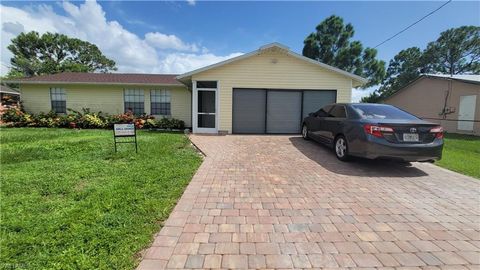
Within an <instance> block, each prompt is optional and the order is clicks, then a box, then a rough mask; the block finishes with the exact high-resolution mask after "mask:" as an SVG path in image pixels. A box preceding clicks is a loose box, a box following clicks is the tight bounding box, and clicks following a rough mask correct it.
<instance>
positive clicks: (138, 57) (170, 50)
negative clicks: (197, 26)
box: [0, 1, 239, 74]
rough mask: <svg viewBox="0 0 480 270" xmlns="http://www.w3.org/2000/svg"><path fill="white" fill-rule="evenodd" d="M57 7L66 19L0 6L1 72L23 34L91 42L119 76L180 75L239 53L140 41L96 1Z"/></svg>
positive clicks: (152, 35)
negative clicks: (12, 42)
mask: <svg viewBox="0 0 480 270" xmlns="http://www.w3.org/2000/svg"><path fill="white" fill-rule="evenodd" d="M61 7H62V8H63V10H64V11H65V15H60V14H57V13H55V11H54V10H53V8H52V6H50V5H45V4H38V5H35V4H34V5H33V6H29V7H28V8H24V9H19V8H15V7H9V6H5V5H0V18H1V21H0V22H1V23H0V27H1V36H2V38H1V44H0V45H1V62H2V66H1V74H5V73H6V72H7V71H8V70H7V68H6V67H5V66H8V65H9V63H10V58H11V57H12V54H11V53H10V51H8V50H7V46H8V45H9V44H10V40H11V39H12V38H14V37H15V36H16V35H18V33H20V32H22V31H37V32H39V33H45V32H58V33H62V34H66V35H68V36H71V37H76V38H80V39H82V40H86V41H89V42H91V43H93V44H96V45H97V46H98V47H99V48H100V50H101V51H102V52H103V53H104V54H105V55H106V56H107V57H109V58H111V59H113V60H115V62H116V63H117V67H118V71H119V72H143V73H181V72H185V71H189V70H192V69H195V68H199V67H202V66H206V65H209V64H212V63H214V62H216V61H221V60H224V59H227V58H229V57H232V56H236V55H239V53H234V54H230V55H226V56H217V55H214V54H212V53H209V51H208V49H207V48H204V47H201V46H200V45H198V44H196V43H187V42H184V41H182V40H181V39H180V38H179V37H177V36H176V35H172V34H170V35H168V34H164V33H160V32H149V33H147V34H145V37H144V38H141V37H139V36H138V35H136V34H135V33H132V32H130V31H128V30H127V29H125V28H124V27H123V26H122V25H121V24H120V23H119V22H117V21H108V20H107V19H106V17H105V12H104V10H103V9H102V7H101V6H100V5H99V4H98V3H97V2H95V1H86V2H85V3H82V4H79V5H75V4H73V3H70V2H62V3H61Z"/></svg>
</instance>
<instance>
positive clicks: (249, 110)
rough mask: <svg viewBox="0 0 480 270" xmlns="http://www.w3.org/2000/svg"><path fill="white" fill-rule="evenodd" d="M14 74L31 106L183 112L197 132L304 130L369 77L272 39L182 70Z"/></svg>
mask: <svg viewBox="0 0 480 270" xmlns="http://www.w3.org/2000/svg"><path fill="white" fill-rule="evenodd" d="M12 82H15V83H18V84H19V85H20V91H21V93H22V100H23V105H24V108H25V110H26V111H27V112H32V113H39V112H47V111H50V110H54V111H56V112H59V113H64V112H65V111H66V109H67V108H71V109H74V110H80V109H82V108H90V109H91V110H92V111H102V112H105V113H109V114H118V113H123V112H124V111H126V110H128V109H131V110H133V111H134V112H135V113H146V114H151V115H154V116H156V117H173V118H177V119H181V120H183V121H185V123H186V125H187V126H189V127H192V129H193V132H195V133H300V125H301V119H302V118H303V117H304V116H306V115H307V114H308V113H310V112H314V111H316V110H318V109H319V108H320V107H322V106H324V105H325V104H328V103H333V102H350V100H351V95H352V88H354V87H358V86H361V85H362V84H364V83H365V82H366V80H365V79H364V78H362V77H359V76H357V75H355V74H351V73H349V72H346V71H344V70H341V69H338V68H335V67H332V66H329V65H326V64H324V63H321V62H318V61H315V60H312V59H310V58H307V57H304V56H302V55H299V54H297V53H294V52H292V51H290V50H289V49H288V47H285V46H283V45H281V44H278V43H272V44H268V45H265V46H262V47H260V48H259V49H258V50H255V51H253V52H250V53H247V54H243V55H241V56H238V57H235V58H231V59H228V60H226V61H223V62H219V63H216V64H213V65H210V66H206V67H203V68H200V69H197V70H193V71H191V72H187V73H185V74H181V75H160V74H121V73H109V74H99V73H61V74H55V75H45V76H37V77H32V78H24V79H19V80H15V81H12Z"/></svg>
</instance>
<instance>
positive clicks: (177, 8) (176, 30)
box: [0, 0, 480, 101]
mask: <svg viewBox="0 0 480 270" xmlns="http://www.w3.org/2000/svg"><path fill="white" fill-rule="evenodd" d="M443 3H445V1H429V2H417V1H402V2H394V1H355V2H347V1H335V2H333V1H321V2H320V1H308V2H289V1H281V2H274V1H263V2H257V1H243V2H240V1H235V2H234V1H208V2H207V1H198V0H197V1H195V0H188V1H145V2H143V1H105V2H103V1H85V2H84V1H46V2H41V1H32V2H29V1H22V2H9V1H2V2H1V4H0V22H1V25H0V27H1V40H0V47H1V48H0V53H1V57H0V58H1V59H0V60H1V70H0V73H1V74H2V75H4V74H5V73H6V72H7V71H8V66H9V63H10V58H11V56H12V55H11V53H10V52H9V51H8V49H7V46H8V44H10V40H11V39H12V38H13V37H15V36H16V35H18V34H19V33H21V32H28V31H32V30H35V31H38V32H40V33H44V32H48V31H49V32H58V33H63V34H67V35H69V36H72V37H77V38H80V39H83V40H86V41H89V42H91V43H94V44H96V45H97V46H98V47H99V48H100V50H101V51H102V52H103V53H104V54H105V55H106V56H107V57H109V58H111V59H113V60H115V61H116V63H117V67H118V72H137V73H183V72H186V71H190V70H193V69H195V68H199V67H202V66H205V65H209V64H212V63H215V62H219V61H222V60H225V59H228V58H231V57H235V56H238V55H240V54H242V53H247V52H250V51H253V50H256V49H258V48H259V47H260V46H262V45H265V44H268V43H271V42H280V43H282V44H284V45H286V46H288V47H289V48H290V49H291V50H293V51H295V52H297V53H301V51H302V48H303V40H304V39H305V37H306V36H307V35H308V34H309V33H311V32H313V31H314V30H315V27H316V25H318V24H319V23H320V22H321V21H322V20H323V19H325V18H327V17H328V16H330V15H332V14H334V15H338V16H341V17H342V18H343V19H344V21H345V23H352V24H353V26H354V28H355V35H354V37H353V39H354V40H360V41H361V42H362V43H363V45H364V46H365V47H374V46H376V45H377V44H379V43H380V42H382V41H383V40H385V39H387V38H389V37H390V36H392V35H394V34H395V33H397V32H398V31H400V30H402V29H403V28H405V27H406V26H408V25H409V24H411V23H413V22H415V21H416V20H418V19H419V18H421V17H423V16H424V15H426V14H427V13H429V12H431V11H433V10H434V9H436V8H437V7H439V6H440V5H442V4H443ZM462 25H477V26H478V25H480V1H469V2H462V1H455V0H454V1H452V2H451V3H449V4H447V5H446V6H445V7H443V8H442V9H440V10H439V11H438V12H436V13H434V14H433V15H431V16H430V17H428V18H427V19H425V20H423V21H422V22H420V23H418V24H417V25H415V26H414V27H412V28H410V29H409V30H407V31H406V32H404V33H402V34H401V35H399V36H398V37H396V38H395V39H393V40H391V41H389V42H387V43H385V44H383V45H381V46H380V47H378V48H377V49H378V57H379V58H380V59H382V60H384V61H385V62H387V63H388V62H389V61H390V59H391V58H392V57H394V56H395V54H397V53H398V52H399V51H400V50H402V49H405V48H408V47H412V46H417V47H420V48H425V46H426V45H427V43H428V42H430V41H433V40H435V39H437V37H438V36H439V34H440V33H441V32H442V31H444V30H447V29H449V28H453V27H459V26H462ZM373 90H374V88H369V89H366V90H360V89H355V90H354V91H353V98H352V99H353V101H358V100H359V99H360V98H361V97H362V96H365V95H368V94H369V93H370V92H371V91H373Z"/></svg>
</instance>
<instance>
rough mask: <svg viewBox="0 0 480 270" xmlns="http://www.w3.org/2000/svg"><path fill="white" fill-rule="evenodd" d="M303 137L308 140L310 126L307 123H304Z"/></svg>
mask: <svg viewBox="0 0 480 270" xmlns="http://www.w3.org/2000/svg"><path fill="white" fill-rule="evenodd" d="M302 137H303V138H304V139H305V140H308V128H307V125H303V127H302Z"/></svg>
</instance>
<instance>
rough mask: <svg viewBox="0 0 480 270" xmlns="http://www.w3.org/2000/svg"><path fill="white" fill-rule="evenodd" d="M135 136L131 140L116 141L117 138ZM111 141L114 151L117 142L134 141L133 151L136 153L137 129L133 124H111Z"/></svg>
mask: <svg viewBox="0 0 480 270" xmlns="http://www.w3.org/2000/svg"><path fill="white" fill-rule="evenodd" d="M131 137H133V138H135V139H134V140H133V141H132V140H129V141H117V138H131ZM113 141H114V145H115V153H116V152H117V143H134V144H135V153H138V146H137V129H136V128H135V124H114V125H113Z"/></svg>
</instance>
